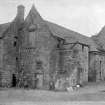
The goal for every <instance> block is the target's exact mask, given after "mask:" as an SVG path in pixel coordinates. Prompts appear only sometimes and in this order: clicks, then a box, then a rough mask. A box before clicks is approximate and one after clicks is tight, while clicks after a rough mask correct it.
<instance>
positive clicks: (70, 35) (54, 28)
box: [46, 21, 97, 51]
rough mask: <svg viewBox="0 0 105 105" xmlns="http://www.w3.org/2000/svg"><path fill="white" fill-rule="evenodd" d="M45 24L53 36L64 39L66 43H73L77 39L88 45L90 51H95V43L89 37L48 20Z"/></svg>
mask: <svg viewBox="0 0 105 105" xmlns="http://www.w3.org/2000/svg"><path fill="white" fill-rule="evenodd" d="M46 24H47V25H48V26H49V29H50V30H51V32H52V33H53V34H54V35H55V36H58V37H61V38H63V39H66V41H67V42H68V43H74V42H77V41H78V42H80V43H83V44H87V45H89V46H90V50H91V51H97V49H96V45H95V43H94V41H93V40H92V39H91V38H89V37H86V36H84V35H81V34H79V33H77V32H75V31H72V30H69V29H66V28H64V27H62V26H59V25H57V24H54V23H51V22H48V21H46Z"/></svg>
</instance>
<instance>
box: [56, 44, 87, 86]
mask: <svg viewBox="0 0 105 105" xmlns="http://www.w3.org/2000/svg"><path fill="white" fill-rule="evenodd" d="M88 50H89V48H88V46H86V45H82V44H78V43H74V44H68V45H64V49H62V56H63V59H62V60H63V61H62V62H63V63H62V64H63V67H62V70H61V71H62V73H61V74H59V76H58V77H59V78H58V80H59V79H60V82H64V80H65V82H64V83H63V86H62V88H63V87H66V86H76V85H77V84H81V85H83V84H84V83H86V82H88ZM58 80H57V82H58ZM61 84H62V83H61ZM67 84H68V85H67ZM64 85H65V86H64ZM59 86H60V88H61V85H59Z"/></svg>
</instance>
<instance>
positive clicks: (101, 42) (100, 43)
mask: <svg viewBox="0 0 105 105" xmlns="http://www.w3.org/2000/svg"><path fill="white" fill-rule="evenodd" d="M92 39H93V40H94V42H95V43H96V45H97V49H99V50H101V51H102V50H104V51H105V26H104V27H103V28H102V30H101V31H100V32H99V33H98V34H97V35H94V36H92Z"/></svg>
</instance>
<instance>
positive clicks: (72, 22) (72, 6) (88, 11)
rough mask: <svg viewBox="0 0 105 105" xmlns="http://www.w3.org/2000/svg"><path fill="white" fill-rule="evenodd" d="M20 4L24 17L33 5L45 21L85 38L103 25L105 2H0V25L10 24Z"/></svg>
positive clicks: (50, 0)
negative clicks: (23, 10)
mask: <svg viewBox="0 0 105 105" xmlns="http://www.w3.org/2000/svg"><path fill="white" fill-rule="evenodd" d="M20 4H22V5H24V6H25V16H27V14H28V13H29V10H30V8H31V6H32V4H34V5H35V7H36V8H37V10H38V12H39V13H40V15H41V16H42V17H43V18H44V19H45V20H48V21H51V22H54V23H56V24H59V25H62V26H64V27H66V28H68V29H71V30H74V31H76V32H79V33H81V34H83V35H86V36H92V35H95V34H97V33H98V32H99V31H100V30H101V28H102V27H103V26H104V25H105V0H0V24H2V23H7V22H11V21H12V20H13V19H14V18H15V16H16V13H17V6H18V5H20Z"/></svg>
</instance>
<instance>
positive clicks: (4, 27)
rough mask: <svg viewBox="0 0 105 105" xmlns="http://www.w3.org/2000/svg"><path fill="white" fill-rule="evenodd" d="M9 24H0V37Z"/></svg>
mask: <svg viewBox="0 0 105 105" xmlns="http://www.w3.org/2000/svg"><path fill="white" fill-rule="evenodd" d="M9 26H10V23H5V24H0V37H2V35H3V33H4V32H5V31H6V30H7V28H8V27H9Z"/></svg>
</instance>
